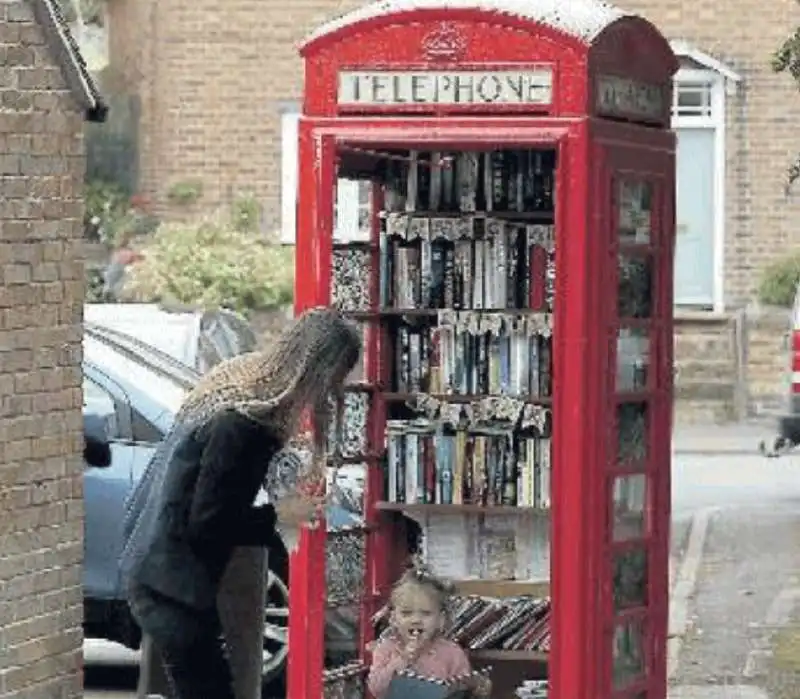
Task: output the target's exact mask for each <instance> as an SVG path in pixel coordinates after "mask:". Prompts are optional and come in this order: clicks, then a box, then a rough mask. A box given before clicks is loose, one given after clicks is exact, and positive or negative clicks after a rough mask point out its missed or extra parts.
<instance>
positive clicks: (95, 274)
mask: <svg viewBox="0 0 800 699" xmlns="http://www.w3.org/2000/svg"><path fill="white" fill-rule="evenodd" d="M103 286H104V280H103V270H102V269H100V268H99V267H90V266H89V265H87V266H86V302H87V303H100V302H102V301H103Z"/></svg>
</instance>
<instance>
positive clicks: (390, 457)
mask: <svg viewBox="0 0 800 699" xmlns="http://www.w3.org/2000/svg"><path fill="white" fill-rule="evenodd" d="M399 441H400V440H399V438H398V435H396V434H394V433H392V432H390V433H389V435H388V438H387V440H386V442H387V444H386V457H387V458H386V461H387V470H386V482H387V484H388V492H387V494H386V496H387V497H388V498H389V502H398V499H397V462H398V460H399V458H400V456H399V453H398V451H399V449H400V446H399V444H398V442H399Z"/></svg>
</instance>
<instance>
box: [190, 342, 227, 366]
mask: <svg viewBox="0 0 800 699" xmlns="http://www.w3.org/2000/svg"><path fill="white" fill-rule="evenodd" d="M197 345H198V348H197V349H198V351H197V366H196V367H195V368H196V369H197V371H199V372H200V373H201V374H205V373H206V372H207V371H209V370H210V369H211V368H212V367H215V366H216V365H217V364H219V363H220V362H221V361H222V360H223V359H224V357H223V356H222V355H221V354H220V352H219V350H218V349H217V347H216V346H215V345H214V343H213V342H211V340H210V339H209V337H208V336H207V335H206V334H205V333H202V334H201V335H200V337H199V338H198V339H197Z"/></svg>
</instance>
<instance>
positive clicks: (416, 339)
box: [392, 311, 553, 399]
mask: <svg viewBox="0 0 800 699" xmlns="http://www.w3.org/2000/svg"><path fill="white" fill-rule="evenodd" d="M441 315H442V317H441V318H439V319H438V320H437V321H436V323H435V324H432V323H428V324H426V323H421V322H419V321H416V319H415V321H416V322H413V323H412V322H406V321H404V320H401V321H400V322H399V323H397V324H396V325H395V327H394V333H395V335H394V337H395V339H394V342H393V344H394V347H395V352H394V358H395V361H394V362H393V371H392V387H393V390H395V391H396V392H398V393H418V392H423V393H434V394H446V395H504V396H518V397H521V398H526V397H533V398H537V399H538V398H550V397H551V396H552V373H553V360H552V315H551V314H549V313H543V314H528V315H524V316H520V315H516V314H513V313H508V314H505V313H502V314H492V315H490V316H488V315H480V314H477V313H472V312H466V311H465V312H463V313H444V312H443V313H442V314H441Z"/></svg>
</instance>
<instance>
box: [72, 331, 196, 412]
mask: <svg viewBox="0 0 800 699" xmlns="http://www.w3.org/2000/svg"><path fill="white" fill-rule="evenodd" d="M83 351H84V356H85V357H86V359H87V360H89V361H91V362H92V363H93V364H95V365H97V367H98V368H99V369H100V370H101V371H106V372H108V373H110V374H113V375H116V376H120V377H124V379H125V380H126V381H127V382H129V383H130V384H132V385H133V386H136V388H137V389H138V390H139V391H141V392H142V393H144V394H146V395H147V396H148V398H149V399H150V400H151V401H153V402H155V403H156V404H157V405H159V406H160V407H162V408H163V410H164V411H166V412H168V413H170V415H171V416H172V415H174V414H175V413H177V411H178V409H179V408H180V405H181V403H182V402H183V398H184V396H185V395H186V389H185V388H184V387H183V386H182V385H181V382H180V381H178V379H176V378H172V377H170V376H169V375H168V374H167V373H165V372H160V371H155V370H154V369H152V368H151V367H149V366H148V365H147V363H146V362H145V361H143V360H140V361H137V360H136V359H135V358H134V357H133V356H129V355H128V354H126V353H122V352H119V351H117V350H116V349H114V347H113V346H111V345H109V344H107V343H105V342H103V341H102V340H99V339H97V338H96V337H92V336H91V335H88V334H87V335H84V338H83ZM170 422H171V419H170Z"/></svg>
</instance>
